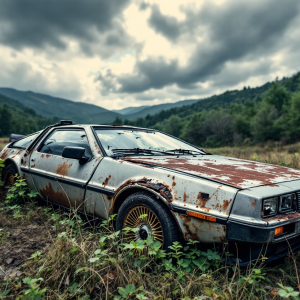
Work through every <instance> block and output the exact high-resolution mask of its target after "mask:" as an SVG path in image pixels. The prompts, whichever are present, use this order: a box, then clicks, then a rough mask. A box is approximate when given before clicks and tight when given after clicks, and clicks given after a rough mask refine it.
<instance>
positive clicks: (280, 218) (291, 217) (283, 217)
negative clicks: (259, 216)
mask: <svg viewBox="0 0 300 300" xmlns="http://www.w3.org/2000/svg"><path fill="white" fill-rule="evenodd" d="M299 217H300V213H290V214H286V215H276V216H274V217H271V218H267V219H265V221H266V222H267V223H269V222H271V221H278V222H282V221H291V222H295V221H298V218H299Z"/></svg>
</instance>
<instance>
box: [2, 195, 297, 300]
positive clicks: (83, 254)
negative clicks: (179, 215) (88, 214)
mask: <svg viewBox="0 0 300 300" xmlns="http://www.w3.org/2000/svg"><path fill="white" fill-rule="evenodd" d="M154 243H155V242H154ZM148 244H149V246H148V247H149V248H148V249H152V251H153V252H152V253H153V254H152V255H151V256H145V255H143V253H142V247H143V245H141V244H136V243H130V244H129V243H126V242H125V241H122V240H121V236H120V233H119V232H115V231H114V230H113V227H112V226H111V222H104V223H102V224H99V225H98V226H94V225H93V224H92V223H91V222H90V221H89V220H86V219H84V218H83V219H82V218H80V217H79V216H78V215H77V214H76V213H74V212H69V213H65V212H62V211H59V210H54V209H53V208H51V207H46V206H44V205H41V204H39V203H34V202H32V201H28V199H27V200H26V201H25V202H24V201H23V202H22V203H18V204H17V203H10V204H8V203H6V204H3V203H2V204H0V299H33V300H34V299H81V300H84V299H85V300H88V299H114V300H119V299H142V300H146V299H153V300H154V299H166V300H167V299H183V300H192V299H195V300H200V299H280V298H281V297H280V295H285V296H288V293H291V292H292V293H293V294H291V295H294V296H297V295H298V294H299V292H298V291H299V289H300V284H299V277H298V269H299V267H300V257H299V255H292V254H291V255H290V256H289V257H287V258H286V262H285V263H284V264H281V265H277V266H274V267H266V266H264V265H263V264H262V261H261V260H260V261H257V262H256V264H255V265H253V266H251V267H249V268H247V269H242V268H240V267H239V266H238V264H237V265H227V264H226V261H227V260H228V257H229V255H230V254H229V253H227V250H226V245H224V246H223V249H222V248H221V249H219V250H216V249H214V248H212V249H211V250H205V251H203V250H202V251H200V250H198V249H197V248H196V247H195V245H193V244H192V243H190V244H188V245H185V246H181V245H180V244H177V245H174V248H173V249H174V251H173V252H172V253H169V254H166V253H164V252H163V251H161V250H158V248H156V246H158V247H159V246H160V245H156V246H155V245H153V243H151V241H150V243H148ZM183 247H185V248H183ZM139 249H141V250H140V251H139ZM39 297H40V298H39ZM286 298H289V299H298V298H294V297H291V296H289V297H286Z"/></svg>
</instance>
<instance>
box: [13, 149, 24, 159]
mask: <svg viewBox="0 0 300 300" xmlns="http://www.w3.org/2000/svg"><path fill="white" fill-rule="evenodd" d="M23 151H25V150H24V149H19V150H18V151H17V152H16V153H15V155H14V156H13V157H12V158H15V157H16V156H17V155H18V154H20V153H21V152H23Z"/></svg>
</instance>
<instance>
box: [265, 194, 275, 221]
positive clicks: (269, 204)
mask: <svg viewBox="0 0 300 300" xmlns="http://www.w3.org/2000/svg"><path fill="white" fill-rule="evenodd" d="M277 203H278V198H270V199H265V200H264V202H263V214H264V217H268V216H273V215H276V213H277Z"/></svg>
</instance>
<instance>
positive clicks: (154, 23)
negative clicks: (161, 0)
mask: <svg viewBox="0 0 300 300" xmlns="http://www.w3.org/2000/svg"><path fill="white" fill-rule="evenodd" d="M148 23H149V25H150V26H151V27H152V28H153V29H154V30H155V31H156V32H157V33H161V34H162V35H164V36H165V37H166V38H168V39H169V40H172V41H175V40H177V38H178V37H179V36H180V35H181V32H182V29H183V26H181V23H180V22H178V21H177V19H176V18H174V17H170V16H165V15H163V14H162V13H161V12H160V9H159V6H158V5H153V6H152V8H151V15H150V18H149V20H148Z"/></svg>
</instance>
